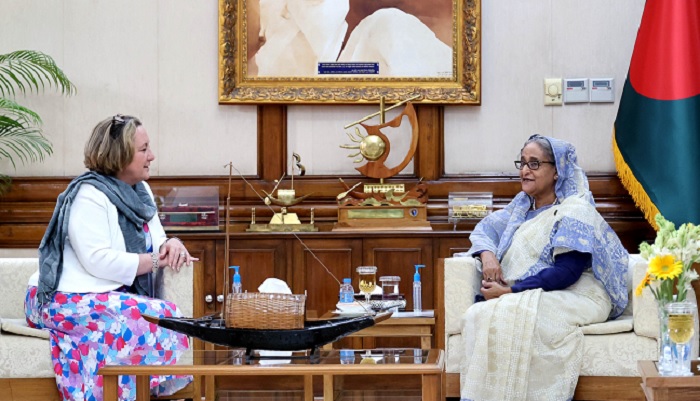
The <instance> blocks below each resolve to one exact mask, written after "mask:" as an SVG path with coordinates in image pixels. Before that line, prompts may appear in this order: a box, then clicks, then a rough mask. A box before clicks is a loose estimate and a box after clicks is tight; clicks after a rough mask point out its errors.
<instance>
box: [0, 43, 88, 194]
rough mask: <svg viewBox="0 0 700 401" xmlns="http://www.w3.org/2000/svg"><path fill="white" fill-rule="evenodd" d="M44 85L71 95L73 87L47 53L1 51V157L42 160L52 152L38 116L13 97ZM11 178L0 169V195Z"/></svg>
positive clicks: (20, 160) (41, 89)
mask: <svg viewBox="0 0 700 401" xmlns="http://www.w3.org/2000/svg"><path fill="white" fill-rule="evenodd" d="M45 88H51V89H55V90H57V91H59V92H61V94H63V95H67V96H70V95H72V94H74V93H75V92H76V89H75V86H74V85H73V83H72V82H71V81H70V80H69V79H68V77H67V76H66V75H65V73H64V72H63V71H62V70H61V69H60V68H59V67H58V66H57V65H56V62H55V61H54V60H53V59H52V58H51V57H50V56H48V55H46V54H44V53H42V52H37V51H32V50H19V51H14V52H11V53H7V54H0V160H9V161H10V163H11V164H12V167H13V168H17V163H22V164H26V163H34V162H37V161H39V162H40V161H43V160H44V159H45V158H46V157H47V156H49V155H51V154H52V153H53V147H52V146H51V141H49V139H48V138H46V137H45V136H44V134H43V133H42V130H41V125H42V121H41V117H39V115H38V114H37V113H36V112H34V111H32V110H30V109H29V108H26V107H24V106H22V105H20V104H18V103H17V102H16V101H14V100H13V99H9V98H8V97H13V98H14V96H15V95H16V94H17V93H21V94H27V93H31V92H36V93H39V92H40V91H43V90H44V89H45ZM9 183H10V177H8V176H7V175H5V174H3V173H2V172H0V195H1V194H3V193H5V192H6V191H7V188H8V186H9Z"/></svg>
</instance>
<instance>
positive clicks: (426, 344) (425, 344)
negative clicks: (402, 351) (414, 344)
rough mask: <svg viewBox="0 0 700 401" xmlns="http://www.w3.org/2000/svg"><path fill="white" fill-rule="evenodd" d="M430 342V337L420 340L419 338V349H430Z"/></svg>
mask: <svg viewBox="0 0 700 401" xmlns="http://www.w3.org/2000/svg"><path fill="white" fill-rule="evenodd" d="M430 340H432V337H421V338H420V347H421V349H430V348H431V346H432V345H431V344H430V342H431V341H430Z"/></svg>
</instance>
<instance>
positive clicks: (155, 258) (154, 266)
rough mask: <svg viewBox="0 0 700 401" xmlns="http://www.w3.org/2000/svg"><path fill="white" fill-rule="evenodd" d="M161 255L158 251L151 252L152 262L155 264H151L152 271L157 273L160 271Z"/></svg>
mask: <svg viewBox="0 0 700 401" xmlns="http://www.w3.org/2000/svg"><path fill="white" fill-rule="evenodd" d="M159 256H160V255H159V254H158V252H152V253H151V262H152V263H153V264H152V265H151V271H152V272H153V273H155V272H157V271H158V258H159Z"/></svg>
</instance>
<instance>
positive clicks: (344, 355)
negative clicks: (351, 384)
mask: <svg viewBox="0 0 700 401" xmlns="http://www.w3.org/2000/svg"><path fill="white" fill-rule="evenodd" d="M340 363H341V364H342V365H350V364H353V363H355V351H354V350H351V349H341V350H340Z"/></svg>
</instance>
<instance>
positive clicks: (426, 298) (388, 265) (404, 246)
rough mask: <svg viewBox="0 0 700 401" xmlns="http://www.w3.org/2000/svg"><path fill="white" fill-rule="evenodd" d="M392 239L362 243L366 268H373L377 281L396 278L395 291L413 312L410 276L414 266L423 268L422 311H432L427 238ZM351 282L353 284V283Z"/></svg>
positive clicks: (432, 270)
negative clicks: (383, 277) (396, 285)
mask: <svg viewBox="0 0 700 401" xmlns="http://www.w3.org/2000/svg"><path fill="white" fill-rule="evenodd" d="M396 242H397V241H396V240H392V239H383V238H380V239H374V238H373V239H371V240H369V239H368V240H365V242H364V245H363V252H364V254H365V255H364V261H365V263H368V264H370V265H374V266H377V279H379V276H399V277H401V282H400V283H399V290H400V292H401V293H402V294H404V297H405V298H406V308H407V309H413V274H414V273H415V269H414V266H415V265H417V264H422V265H425V266H426V268H425V269H421V272H420V274H421V281H422V282H425V283H428V284H426V285H421V287H422V296H421V298H422V303H423V309H433V306H434V305H433V288H432V286H431V283H433V281H434V280H433V277H434V272H435V269H434V266H433V247H432V245H433V244H432V241H431V240H429V239H410V238H405V239H402V240H401V241H400V243H401V245H400V247H398V246H397V243H396ZM356 280H357V279H355V280H354V281H353V282H357V281H356Z"/></svg>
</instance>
